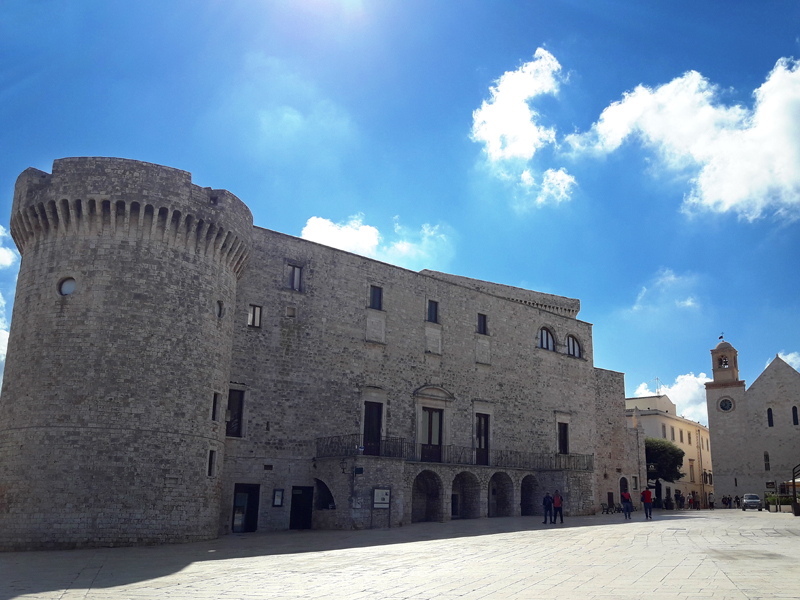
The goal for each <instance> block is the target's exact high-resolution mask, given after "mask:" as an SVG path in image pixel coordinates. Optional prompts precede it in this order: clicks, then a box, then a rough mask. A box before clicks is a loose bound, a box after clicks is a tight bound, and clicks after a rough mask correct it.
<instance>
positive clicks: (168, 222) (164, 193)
mask: <svg viewBox="0 0 800 600" xmlns="http://www.w3.org/2000/svg"><path fill="white" fill-rule="evenodd" d="M251 229H252V215H251V214H250V210H249V209H248V208H247V207H246V206H245V204H244V203H243V202H241V201H240V200H239V199H238V198H237V197H236V196H234V195H233V194H231V193H230V192H228V191H226V190H212V189H211V188H201V187H199V186H197V185H194V184H192V182H191V174H190V173H187V172H186V171H181V170H179V169H172V168H170V167H163V166H160V165H154V164H150V163H144V162H141V161H133V160H126V159H118V158H65V159H60V160H56V161H55V162H54V163H53V173H52V175H51V174H48V173H45V172H43V171H40V170H38V169H34V168H30V169H27V170H25V171H24V172H23V173H22V174H21V175H20V176H19V178H18V179H17V184H16V187H15V190H14V203H13V207H12V215H11V226H10V232H11V236H12V237H13V239H14V242H15V243H16V245H17V248H18V249H19V252H20V254H22V255H23V256H24V254H25V252H26V251H28V250H29V249H30V248H32V247H36V246H37V245H38V244H41V243H43V242H44V241H45V240H47V239H50V238H54V237H59V236H60V237H67V236H98V237H100V236H105V237H111V238H116V239H119V240H129V241H137V242H140V243H147V244H153V245H162V246H164V247H173V248H176V249H183V250H185V251H186V252H188V253H189V254H195V255H199V256H200V257H208V258H211V259H213V260H214V261H217V262H220V263H222V264H225V265H227V266H228V267H229V268H231V269H232V270H233V271H234V272H235V273H236V276H237V277H239V276H240V275H241V272H242V269H243V268H244V265H245V264H246V262H247V259H248V255H249V239H250V231H251Z"/></svg>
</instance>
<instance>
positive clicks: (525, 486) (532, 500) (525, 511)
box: [519, 475, 541, 517]
mask: <svg viewBox="0 0 800 600" xmlns="http://www.w3.org/2000/svg"><path fill="white" fill-rule="evenodd" d="M536 487H537V486H536V478H535V477H534V476H533V475H526V476H525V478H524V479H523V480H522V486H521V487H520V503H519V505H520V514H522V516H523V517H528V516H531V515H535V514H536V506H537V502H536V500H537V497H536ZM539 506H541V500H540V501H539Z"/></svg>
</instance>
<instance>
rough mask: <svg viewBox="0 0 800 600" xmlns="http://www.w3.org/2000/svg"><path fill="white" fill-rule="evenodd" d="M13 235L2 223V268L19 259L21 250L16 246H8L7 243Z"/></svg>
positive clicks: (0, 252) (0, 227) (0, 236)
mask: <svg viewBox="0 0 800 600" xmlns="http://www.w3.org/2000/svg"><path fill="white" fill-rule="evenodd" d="M10 240H11V236H10V235H9V233H8V230H6V228H5V227H3V226H2V225H0V269H7V268H8V267H10V266H11V265H13V264H15V263H16V262H17V261H18V260H19V252H17V251H16V249H14V248H6V246H5V244H6V243H7V242H8V241H10Z"/></svg>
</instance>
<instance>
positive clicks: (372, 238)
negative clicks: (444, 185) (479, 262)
mask: <svg viewBox="0 0 800 600" xmlns="http://www.w3.org/2000/svg"><path fill="white" fill-rule="evenodd" d="M363 219H364V215H361V214H358V215H354V216H352V217H350V218H349V219H348V220H347V221H345V222H343V223H334V222H333V221H330V220H328V219H325V218H322V217H311V218H310V219H309V220H308V221H307V222H306V225H305V227H304V228H303V231H302V233H301V237H302V238H303V239H306V240H310V241H312V242H318V243H320V244H325V245H326V246H332V247H333V248H338V249H340V250H346V251H348V252H353V253H355V254H361V255H362V256H368V257H370V258H375V259H377V260H381V261H384V262H388V263H391V264H394V265H398V266H401V267H405V268H407V269H413V270H420V269H424V268H438V269H440V268H442V267H444V266H445V265H446V264H447V263H448V262H449V260H450V259H451V258H452V255H453V247H452V242H451V240H450V237H449V236H448V234H447V233H446V229H447V227H446V226H443V225H430V224H428V223H425V224H423V225H422V227H421V228H420V229H419V230H418V231H414V230H410V229H408V228H406V227H404V226H403V225H401V224H400V220H399V218H398V217H395V218H394V226H393V234H392V236H391V239H389V240H385V239H384V237H383V236H382V235H381V233H380V232H379V231H378V229H377V228H376V227H373V226H371V225H365V224H364V221H363Z"/></svg>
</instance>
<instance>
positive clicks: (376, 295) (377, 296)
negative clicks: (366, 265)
mask: <svg viewBox="0 0 800 600" xmlns="http://www.w3.org/2000/svg"><path fill="white" fill-rule="evenodd" d="M369 307H370V308H373V309H375V310H383V288H382V287H378V286H377V285H371V286H369Z"/></svg>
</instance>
